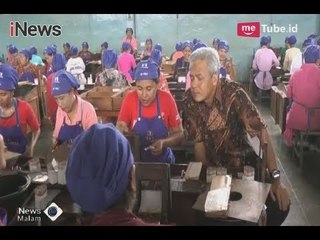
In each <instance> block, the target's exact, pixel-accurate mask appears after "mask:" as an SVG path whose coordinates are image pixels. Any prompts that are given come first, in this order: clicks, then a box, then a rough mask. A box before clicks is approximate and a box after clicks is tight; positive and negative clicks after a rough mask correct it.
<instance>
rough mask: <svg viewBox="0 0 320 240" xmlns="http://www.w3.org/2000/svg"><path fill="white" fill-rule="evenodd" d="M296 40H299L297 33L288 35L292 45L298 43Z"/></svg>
mask: <svg viewBox="0 0 320 240" xmlns="http://www.w3.org/2000/svg"><path fill="white" fill-rule="evenodd" d="M296 42H297V38H296V36H295V35H291V36H289V37H288V43H289V44H290V45H293V44H296Z"/></svg>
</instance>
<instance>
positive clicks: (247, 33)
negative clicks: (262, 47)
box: [237, 22, 260, 37]
mask: <svg viewBox="0 0 320 240" xmlns="http://www.w3.org/2000/svg"><path fill="white" fill-rule="evenodd" d="M237 35H238V36H241V37H260V22H242V23H238V24H237Z"/></svg>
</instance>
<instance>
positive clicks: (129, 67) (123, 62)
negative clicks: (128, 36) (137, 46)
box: [118, 42, 137, 83]
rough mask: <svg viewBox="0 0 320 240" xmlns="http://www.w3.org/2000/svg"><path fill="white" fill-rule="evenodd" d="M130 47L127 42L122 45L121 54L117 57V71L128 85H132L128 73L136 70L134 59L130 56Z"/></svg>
mask: <svg viewBox="0 0 320 240" xmlns="http://www.w3.org/2000/svg"><path fill="white" fill-rule="evenodd" d="M130 51H131V45H130V44H129V43H127V42H124V43H123V44H122V53H121V54H120V55H119V57H118V70H119V71H120V72H121V73H122V74H123V75H124V76H125V77H126V80H127V81H128V82H129V83H132V82H133V80H132V76H131V74H130V73H132V72H133V70H134V69H135V68H136V66H137V64H136V61H135V60H134V57H133V56H132V55H131V54H130Z"/></svg>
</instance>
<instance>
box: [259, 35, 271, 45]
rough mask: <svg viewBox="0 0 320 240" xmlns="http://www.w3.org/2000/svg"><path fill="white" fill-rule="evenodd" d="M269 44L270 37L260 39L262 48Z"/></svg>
mask: <svg viewBox="0 0 320 240" xmlns="http://www.w3.org/2000/svg"><path fill="white" fill-rule="evenodd" d="M268 43H269V39H268V36H262V37H261V38H260V45H261V46H265V45H267V44H268Z"/></svg>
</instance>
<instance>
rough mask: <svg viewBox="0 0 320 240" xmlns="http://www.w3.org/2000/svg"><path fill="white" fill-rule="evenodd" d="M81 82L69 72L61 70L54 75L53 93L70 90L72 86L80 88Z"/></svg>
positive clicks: (55, 94) (63, 92)
mask: <svg viewBox="0 0 320 240" xmlns="http://www.w3.org/2000/svg"><path fill="white" fill-rule="evenodd" d="M79 87H80V84H79V82H78V80H77V79H76V78H75V77H74V76H73V75H72V74H71V73H69V72H67V71H65V70H59V71H57V72H56V73H55V75H54V80H53V82H52V95H53V96H58V95H61V94H65V93H68V92H70V90H71V89H72V88H74V89H78V88H79Z"/></svg>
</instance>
